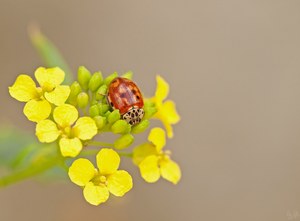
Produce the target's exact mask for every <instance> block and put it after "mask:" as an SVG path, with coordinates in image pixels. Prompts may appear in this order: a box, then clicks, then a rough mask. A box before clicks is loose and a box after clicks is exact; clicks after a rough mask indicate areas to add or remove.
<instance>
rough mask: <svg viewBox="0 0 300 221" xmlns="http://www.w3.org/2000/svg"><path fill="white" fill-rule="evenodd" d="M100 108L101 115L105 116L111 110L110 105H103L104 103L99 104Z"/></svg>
mask: <svg viewBox="0 0 300 221" xmlns="http://www.w3.org/2000/svg"><path fill="white" fill-rule="evenodd" d="M97 106H98V108H99V114H100V115H102V116H104V115H105V113H106V112H107V111H108V110H109V105H107V104H102V103H99V104H97Z"/></svg>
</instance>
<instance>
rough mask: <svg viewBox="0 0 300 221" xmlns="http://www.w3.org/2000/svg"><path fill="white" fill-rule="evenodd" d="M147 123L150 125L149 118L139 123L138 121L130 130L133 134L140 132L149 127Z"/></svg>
mask: <svg viewBox="0 0 300 221" xmlns="http://www.w3.org/2000/svg"><path fill="white" fill-rule="evenodd" d="M149 125H150V121H149V120H142V121H141V122H140V123H138V124H137V125H134V126H133V127H132V128H131V132H132V133H134V134H138V133H142V132H144V131H145V130H146V129H147V128H148V127H149Z"/></svg>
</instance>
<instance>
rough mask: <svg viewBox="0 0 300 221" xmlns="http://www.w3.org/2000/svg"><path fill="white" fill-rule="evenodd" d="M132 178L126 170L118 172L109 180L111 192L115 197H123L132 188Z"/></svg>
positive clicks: (108, 185)
mask: <svg viewBox="0 0 300 221" xmlns="http://www.w3.org/2000/svg"><path fill="white" fill-rule="evenodd" d="M132 185H133V184H132V178H131V176H130V174H129V173H128V172H127V171H125V170H118V171H116V172H115V173H113V174H111V175H110V176H109V177H108V178H107V187H108V190H109V192H111V193H112V194H114V195H115V196H123V195H124V194H125V193H127V192H128V191H129V190H131V188H132Z"/></svg>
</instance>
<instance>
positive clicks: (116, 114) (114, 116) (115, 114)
mask: <svg viewBox="0 0 300 221" xmlns="http://www.w3.org/2000/svg"><path fill="white" fill-rule="evenodd" d="M120 117H121V115H120V111H119V110H114V111H113V112H111V113H110V114H109V115H108V118H107V120H108V123H111V124H112V123H114V122H116V121H117V120H119V119H120Z"/></svg>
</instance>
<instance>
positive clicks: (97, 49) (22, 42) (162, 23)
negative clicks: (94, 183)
mask: <svg viewBox="0 0 300 221" xmlns="http://www.w3.org/2000/svg"><path fill="white" fill-rule="evenodd" d="M299 11H300V1H299V0H288V1H287V0H283V1H277V0H272V1H262V0H257V1H241V0H236V1H234V0H229V1H222V0H220V1H216V0H206V1H204V0H199V1H196V0H187V1H177V0H172V1H169V0H168V1H156V0H152V1H134V0H127V1H112V0H110V1H102V0H101V1H80V0H76V1H75V0H73V1H59V0H51V1H49V0H48V1H41V0H27V1H21V0H14V1H9V0H7V1H3V0H0V28H1V34H0V64H1V73H0V74H1V87H0V97H1V109H0V116H1V123H3V122H7V121H10V122H13V123H15V124H17V125H19V126H20V127H22V128H25V129H28V130H33V124H32V123H29V122H27V121H26V120H25V118H24V116H23V115H22V114H21V113H22V111H21V110H22V105H21V104H20V103H18V102H16V101H14V100H13V99H11V98H9V97H8V92H7V87H8V86H9V85H11V84H12V82H13V81H14V79H15V78H16V76H17V75H18V74H19V73H30V74H32V73H33V70H34V69H35V68H36V67H37V66H39V65H41V64H42V63H41V61H40V59H39V57H38V56H37V54H36V53H35V51H34V50H33V48H32V47H31V44H30V42H29V40H28V37H27V32H26V31H27V30H26V29H27V25H28V24H29V22H31V21H35V22H38V23H39V24H40V26H41V28H42V30H43V32H44V33H45V34H46V35H47V36H48V37H49V38H50V39H52V40H53V41H54V42H55V43H56V44H57V46H58V47H59V48H60V49H61V51H62V53H63V54H64V56H65V57H66V58H67V61H68V62H69V63H70V65H71V67H72V69H73V70H74V71H75V70H76V69H77V67H78V66H79V65H86V66H87V67H89V68H90V69H91V70H93V71H96V70H101V71H103V72H104V73H105V74H109V73H111V72H113V71H119V72H124V71H127V70H132V71H133V72H134V73H135V76H134V77H135V80H136V81H137V82H138V83H139V85H140V87H141V88H142V90H143V91H144V92H145V93H146V94H148V95H151V94H153V92H154V89H155V74H158V73H159V74H162V75H163V76H164V77H165V78H166V79H168V80H169V82H170V84H171V93H170V98H171V99H173V100H175V101H176V102H177V106H178V110H179V112H180V114H181V116H182V121H181V122H180V124H179V125H177V126H176V127H175V137H174V139H172V140H170V141H169V142H168V148H169V149H171V150H172V151H173V158H174V159H175V160H176V161H177V162H179V163H180V165H181V167H182V171H183V178H182V181H181V182H180V183H179V185H178V186H173V185H171V184H169V183H167V182H165V181H162V180H161V181H160V182H158V183H156V184H152V185H151V184H146V183H144V182H143V180H142V179H141V178H139V177H138V171H137V170H136V168H135V167H133V166H132V165H131V163H130V161H129V160H127V161H125V163H124V164H123V166H124V167H126V168H127V169H128V170H129V171H130V172H131V173H132V174H133V176H134V177H135V183H134V184H135V187H134V189H133V190H132V191H131V192H130V193H129V194H127V196H126V197H124V198H121V199H118V198H110V200H109V202H108V203H106V204H104V205H102V206H99V207H93V206H89V205H88V204H87V203H86V202H85V201H84V200H83V197H82V195H81V190H80V189H79V188H78V187H76V186H75V185H73V184H70V183H55V184H45V183H38V182H32V181H27V182H25V183H20V184H17V185H14V186H11V187H8V188H5V189H1V190H0V220H1V221H6V220H24V221H27V220H30V221H34V220H43V221H50V220H51V221H52V220H59V221H71V220H72V221H77V220H78V221H79V220H106V221H110V220H112V221H115V220H125V221H126V220H128V221H136V220H143V221H152V220H174V221H175V220H176V221H177V220H178V221H179V220H191V221H194V220H195V221H198V220H206V221H211V220H228V221H233V220H238V221H239V220H243V221H253V220H255V221H265V220H270V221H277V220H278V221H284V220H300V136H299V134H300V13H299Z"/></svg>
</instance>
